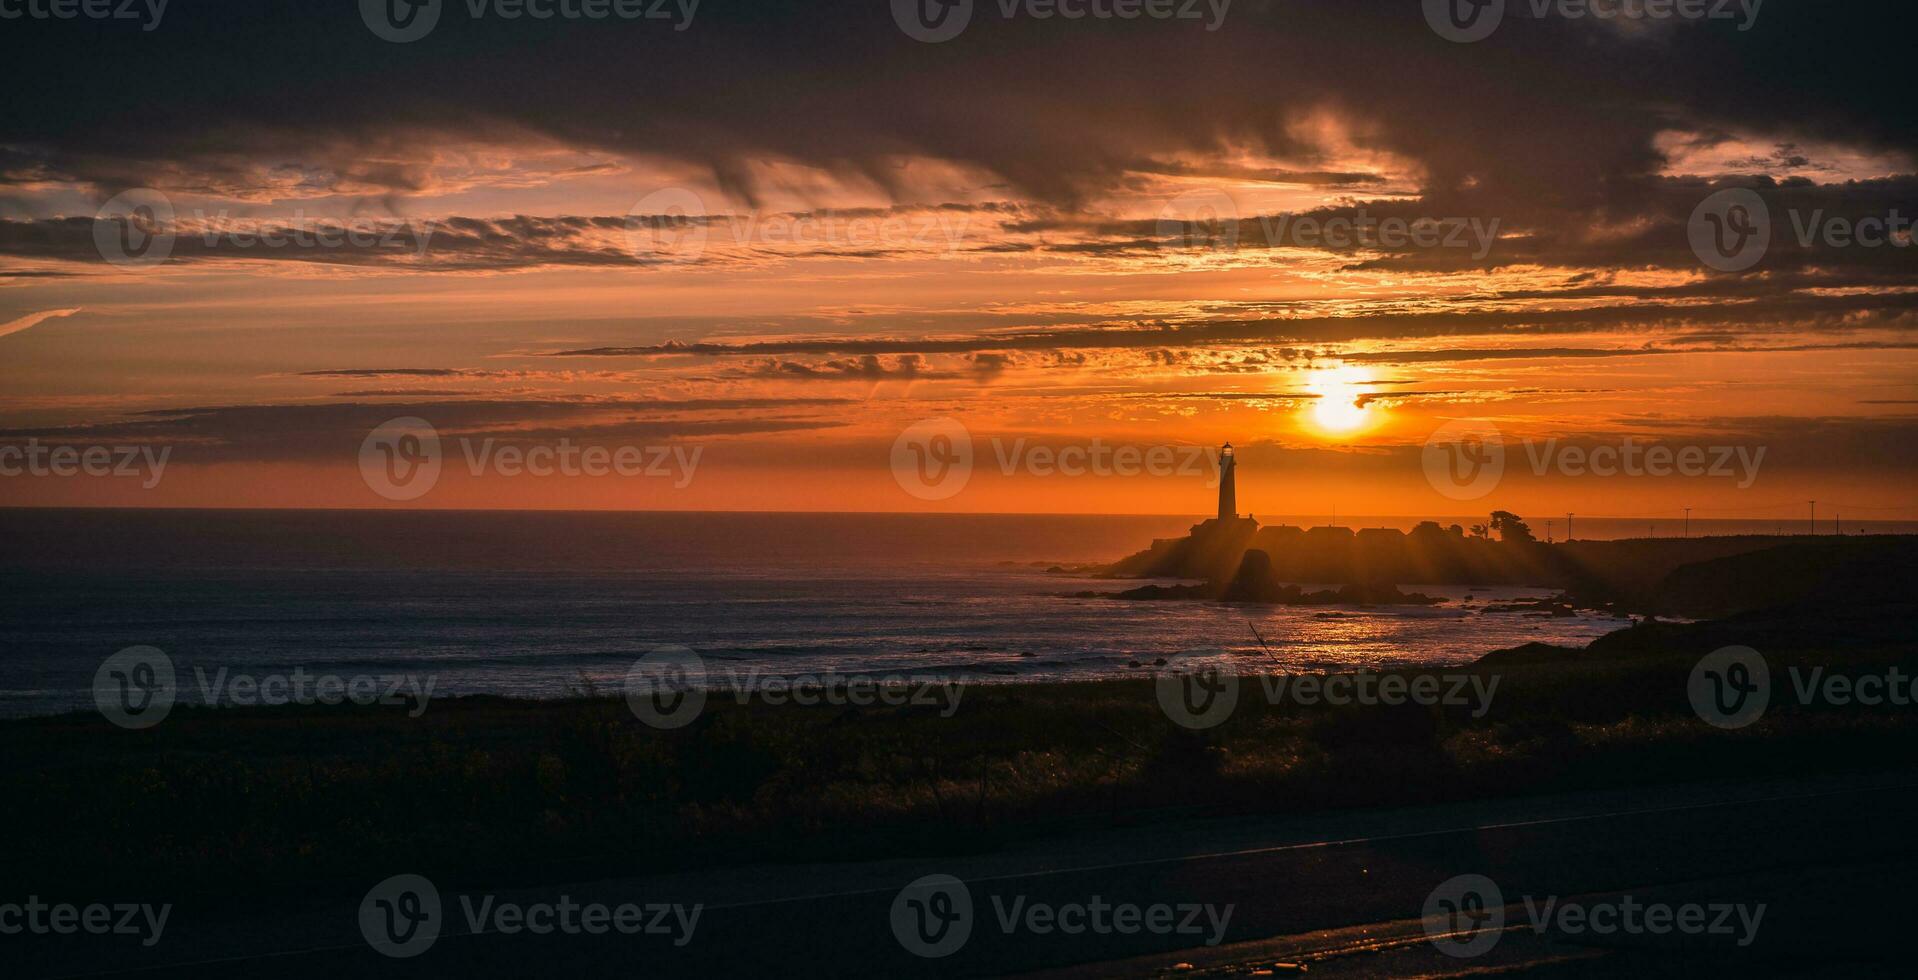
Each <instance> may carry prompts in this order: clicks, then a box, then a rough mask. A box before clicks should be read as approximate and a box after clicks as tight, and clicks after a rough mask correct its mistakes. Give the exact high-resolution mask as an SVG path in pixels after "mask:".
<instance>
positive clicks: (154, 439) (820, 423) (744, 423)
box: [0, 392, 848, 463]
mask: <svg viewBox="0 0 1918 980" xmlns="http://www.w3.org/2000/svg"><path fill="white" fill-rule="evenodd" d="M421 394H423V393H419V392H415V393H414V397H415V398H418V397H419V396H420V395H421ZM844 404H848V403H847V402H845V401H844V400H841V399H834V398H709V399H683V400H677V401H637V400H587V399H573V400H565V401H536V400H530V399H496V400H471V401H439V400H429V401H412V402H381V403H378V404H359V403H353V402H334V403H325V404H313V405H224V406H210V407H192V408H172V409H156V410H152V411H145V412H139V413H135V414H133V415H130V416H128V417H125V418H121V419H115V420H111V421H101V422H95V423H88V424H80V425H69V426H57V427H45V428H18V429H4V430H0V444H7V445H17V444H23V443H26V442H27V441H28V440H30V439H32V440H39V441H40V442H41V443H44V444H47V445H52V446H59V445H85V444H93V445H99V444H114V445H128V444H132V445H164V446H171V447H173V448H174V458H175V459H177V460H178V461H180V462H191V463H214V462H252V461H275V462H303V461H314V460H321V461H331V460H338V459H351V458H352V457H353V454H355V453H357V452H358V451H359V446H360V444H361V442H363V441H364V440H365V439H366V436H367V433H369V432H371V431H372V430H373V429H374V428H375V427H377V426H379V425H381V424H383V423H385V422H388V421H390V420H392V419H395V418H405V417H414V418H421V419H425V420H426V421H427V422H428V423H430V424H432V425H433V426H434V428H436V429H437V430H438V431H439V432H440V434H441V435H442V436H472V437H475V438H494V439H496V440H498V441H499V442H501V443H515V442H538V441H551V440H556V439H559V438H568V439H571V440H573V441H574V442H577V443H581V444H583V445H616V444H617V445H625V444H631V443H633V442H635V441H643V440H648V439H651V440H662V439H702V438H722V437H727V436H738V435H752V434H762V433H771V432H794V431H805V430H813V429H827V428H835V427H837V426H840V425H843V424H844V423H843V422H841V421H838V420H833V419H822V418H810V417H806V416H805V414H804V413H805V411H806V410H810V409H827V408H833V407H837V406H841V405H844ZM740 410H756V411H761V412H769V413H776V412H781V411H786V412H794V413H798V414H794V415H790V416H781V415H777V414H768V415H761V416H758V417H738V416H733V415H728V414H725V413H730V412H735V411H740ZM702 413H718V414H717V415H711V416H709V415H705V414H702Z"/></svg>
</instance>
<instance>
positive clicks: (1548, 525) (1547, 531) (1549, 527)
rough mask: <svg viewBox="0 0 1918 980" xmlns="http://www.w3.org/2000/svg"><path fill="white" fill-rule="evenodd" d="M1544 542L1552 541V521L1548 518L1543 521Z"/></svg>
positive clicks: (1549, 542)
mask: <svg viewBox="0 0 1918 980" xmlns="http://www.w3.org/2000/svg"><path fill="white" fill-rule="evenodd" d="M1545 543H1546V544H1551V543H1552V522H1551V521H1549V520H1548V521H1546V522H1545Z"/></svg>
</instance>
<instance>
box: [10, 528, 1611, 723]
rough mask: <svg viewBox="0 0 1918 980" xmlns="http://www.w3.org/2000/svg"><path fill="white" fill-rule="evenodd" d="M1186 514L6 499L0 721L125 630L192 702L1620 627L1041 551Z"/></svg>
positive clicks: (1457, 595) (60, 689) (1066, 665)
mask: <svg viewBox="0 0 1918 980" xmlns="http://www.w3.org/2000/svg"><path fill="white" fill-rule="evenodd" d="M1192 521H1193V519H1191V518H1179V517H1070V516H924V515H886V514H857V515H849V514H666V513H607V512H594V513H587V512H448V511H418V512H414V511H213V510H171V511H153V510H143V511H134V510H118V511H114V510H92V511H81V510H6V511H0V534H4V537H5V540H6V541H7V542H8V547H7V553H6V555H5V557H4V558H3V559H0V586H3V587H4V588H3V592H0V637H3V639H0V716H15V717H17V716H24V715H36V714H48V713H56V712H60V711H66V710H72V709H76V708H90V707H91V706H92V704H93V695H92V685H93V681H94V675H95V673H96V671H97V670H98V669H99V667H100V664H101V662H102V660H103V659H104V658H106V657H107V656H109V655H111V654H113V653H114V652H116V651H118V650H121V649H123V648H126V647H130V646H151V647H157V648H159V649H160V650H162V651H164V652H165V653H166V654H167V655H168V656H169V657H170V658H171V659H172V660H173V661H174V663H175V664H176V665H177V667H178V669H179V671H180V674H181V679H180V690H181V698H182V699H183V700H184V701H187V702H189V703H190V702H193V701H196V700H199V699H200V698H199V695H198V690H197V686H196V682H195V680H194V678H195V677H196V676H201V675H214V674H216V673H217V672H218V671H220V670H221V669H225V670H227V671H228V673H229V675H232V674H250V675H254V676H270V675H279V674H288V673H290V672H292V671H294V670H295V668H301V669H303V670H304V671H305V672H306V673H307V674H309V675H337V676H340V677H343V678H347V677H353V676H367V675H371V676H394V675H413V676H415V677H431V678H433V680H434V685H435V686H434V695H435V696H436V697H443V696H447V695H459V694H475V693H490V694H502V695H513V696H519V697H533V698H549V697H561V696H565V695H567V694H569V693H574V692H580V691H588V690H596V691H600V692H603V693H616V692H618V691H619V689H620V684H621V681H622V680H623V678H624V677H625V675H626V673H627V671H628V669H629V668H630V667H631V666H632V664H633V662H634V660H635V659H636V658H638V657H640V656H642V655H644V654H645V653H647V652H648V651H650V650H652V649H654V648H656V647H659V646H663V645H673V646H684V647H690V648H692V649H693V650H695V651H697V652H698V653H699V654H700V656H701V658H702V659H703V660H704V661H705V662H706V664H707V666H708V669H709V672H710V674H711V675H712V676H714V677H718V678H722V679H723V678H725V677H727V676H729V675H731V676H744V675H747V674H750V673H752V672H758V673H759V674H760V675H761V676H766V675H776V676H787V677H790V676H795V675H812V674H823V673H829V672H836V673H861V674H919V675H925V674H936V675H941V676H953V675H963V676H965V677H967V678H970V679H971V680H973V681H975V682H985V683H1018V682H1031V681H1048V680H1069V679H1086V678H1099V677H1113V676H1120V675H1125V674H1128V673H1137V672H1138V671H1140V670H1149V669H1150V665H1151V662H1152V661H1153V660H1154V659H1157V658H1160V657H1167V656H1171V655H1174V654H1178V653H1181V652H1186V651H1193V650H1207V651H1224V654H1223V655H1228V656H1233V657H1239V658H1245V661H1244V662H1245V663H1246V664H1247V665H1248V666H1247V667H1246V669H1294V670H1318V669H1357V668H1365V667H1387V666H1405V665H1445V664H1460V663H1466V662H1469V661H1471V660H1473V659H1475V658H1476V657H1478V656H1479V655H1481V654H1483V653H1485V652H1486V651H1488V650H1492V649H1497V648H1500V647H1509V646H1514V645H1517V644H1520V643H1525V642H1528V641H1534V640H1536V641H1544V642H1551V643H1566V644H1582V643H1585V642H1587V641H1589V640H1591V639H1593V638H1595V637H1597V636H1599V635H1602V634H1604V633H1606V632H1609V631H1611V630H1613V629H1617V628H1619V627H1621V626H1623V625H1625V622H1624V621H1623V620H1620V619H1616V618H1612V617H1605V616H1576V617H1570V618H1556V619H1553V618H1543V617H1539V616H1528V615H1522V614H1509V613H1502V614H1489V615H1479V614H1478V612H1477V610H1476V607H1477V606H1482V605H1484V604H1486V603H1487V602H1496V601H1502V600H1509V599H1514V598H1520V597H1528V596H1543V595H1546V594H1548V592H1547V590H1543V589H1530V588H1478V589H1474V590H1470V591H1472V592H1474V593H1475V595H1471V596H1468V595H1467V592H1468V590H1467V589H1466V588H1464V587H1447V586H1420V587H1419V590H1420V591H1424V592H1426V593H1428V594H1432V595H1438V596H1444V597H1446V598H1447V599H1448V601H1447V602H1446V603H1445V604H1444V605H1440V606H1435V607H1404V608H1387V607H1377V608H1369V609H1367V608H1358V607H1263V606H1242V605H1221V604H1213V603H1198V602H1129V601H1122V600H1114V599H1102V598H1073V597H1070V594H1071V593H1078V592H1088V591H1098V592H1116V591H1119V590H1122V589H1125V588H1130V587H1132V586H1133V585H1136V584H1137V583H1134V582H1117V581H1101V580H1095V579H1089V578H1083V577H1078V576H1070V575H1060V574H1048V573H1047V572H1046V568H1047V567H1049V566H1050V565H1052V564H1053V563H1072V562H1086V561H1103V560H1111V559H1114V558H1118V557H1120V556H1122V555H1124V554H1127V553H1129V552H1132V551H1135V550H1138V549H1140V548H1143V547H1145V546H1146V545H1147V544H1149V543H1150V541H1151V540H1152V539H1153V538H1155V537H1170V536H1175V535H1178V534H1182V533H1184V531H1185V529H1186V528H1187V526H1189V525H1190V524H1191V523H1192ZM1354 523H1355V524H1356V523H1357V522H1356V521H1355V522H1354ZM1359 526H1364V525H1359ZM1403 584H1404V585H1405V586H1407V587H1408V588H1410V587H1414V586H1417V583H1403ZM1254 629H1256V630H1257V631H1258V633H1259V634H1262V635H1263V637H1264V640H1265V648H1262V647H1261V645H1260V643H1259V642H1258V640H1256V639H1255V638H1254V634H1253V631H1254ZM1135 661H1137V662H1140V663H1141V664H1142V666H1139V667H1135V666H1131V665H1132V664H1133V662H1135ZM196 671H197V672H199V674H198V675H196V673H195V672H196Z"/></svg>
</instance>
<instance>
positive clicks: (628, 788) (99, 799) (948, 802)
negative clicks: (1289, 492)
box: [0, 634, 1918, 903]
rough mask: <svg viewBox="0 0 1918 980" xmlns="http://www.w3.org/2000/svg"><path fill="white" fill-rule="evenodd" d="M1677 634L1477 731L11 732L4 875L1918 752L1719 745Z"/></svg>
mask: <svg viewBox="0 0 1918 980" xmlns="http://www.w3.org/2000/svg"><path fill="white" fill-rule="evenodd" d="M1697 640H1699V641H1705V640H1710V641H1712V642H1716V638H1715V637H1709V636H1700V637H1698V638H1697ZM1667 644H1668V646H1669V647H1670V649H1668V650H1665V651H1663V652H1661V651H1658V650H1652V651H1646V650H1636V651H1634V652H1632V653H1631V654H1630V655H1628V656H1598V655H1596V654H1582V655H1576V656H1568V657H1565V658H1562V659H1559V660H1556V661H1555V662H1550V663H1531V662H1518V663H1498V664H1494V665H1489V666H1481V667H1478V668H1474V669H1475V670H1477V671H1479V672H1481V673H1482V674H1484V675H1485V678H1486V679H1488V680H1489V679H1490V677H1491V676H1492V675H1496V677H1497V680H1498V684H1499V686H1498V688H1497V693H1496V697H1495V698H1494V699H1493V700H1492V702H1491V707H1490V710H1489V711H1486V712H1485V713H1484V714H1483V715H1482V717H1473V709H1472V708H1470V707H1466V706H1459V707H1449V706H1448V707H1442V708H1425V707H1416V706H1405V707H1382V706H1372V707H1362V706H1349V707H1339V708H1331V707H1322V706H1315V707H1301V706H1299V705H1297V704H1292V703H1287V704H1280V705H1273V704H1269V703H1267V702H1266V700H1265V698H1264V696H1263V693H1262V690H1261V686H1260V685H1259V684H1258V683H1257V682H1256V681H1255V680H1254V679H1252V678H1250V677H1248V678H1246V679H1245V681H1244V686H1243V688H1242V695H1241V698H1240V701H1239V705H1238V708H1237V710H1236V711H1235V712H1234V713H1233V715H1232V716H1231V718H1230V719H1229V720H1228V721H1226V722H1225V723H1224V724H1223V725H1220V726H1219V727H1217V728H1214V729H1211V730H1209V731H1205V732H1192V731H1188V730H1186V729H1184V728H1180V727H1178V726H1176V725H1174V724H1172V723H1171V722H1170V721H1169V720H1168V719H1167V718H1166V716H1165V715H1164V714H1163V713H1162V711H1161V709H1160V708H1159V705H1158V701H1157V699H1156V697H1155V694H1154V688H1153V685H1152V683H1151V682H1150V681H1143V680H1127V681H1110V682H1097V683H1079V684H1069V685H999V686H974V687H970V688H968V689H966V690H965V693H964V697H963V700H962V702H961V705H960V707H959V710H958V711H957V712H956V713H955V714H953V716H952V717H949V718H942V717H939V714H940V709H939V708H936V707H861V708H848V707H798V706H792V705H781V706H769V705H765V704H761V703H748V704H743V705H742V704H738V703H735V702H734V701H733V700H732V699H730V698H725V697H715V698H713V699H712V701H711V703H710V704H709V706H708V708H707V709H706V711H705V713H704V714H703V715H702V716H701V717H700V719H699V720H698V721H697V722H696V723H694V724H693V725H692V726H690V727H688V728H685V729H681V730H678V731H672V732H663V731H657V730H654V729H652V728H649V727H647V726H645V725H643V724H641V723H640V722H639V721H637V720H636V719H635V718H634V716H633V715H632V714H631V713H630V712H629V711H628V710H627V708H626V705H625V703H624V701H622V700H619V699H615V698H605V697H588V696H583V697H580V698H577V699H573V700H567V701H549V702H524V701H511V700H503V699H496V698H471V699H462V700H450V701H440V702H434V703H433V704H432V705H431V707H430V710H429V711H427V712H426V714H425V715H424V716H423V717H420V718H417V719H415V718H408V717H407V716H406V711H405V709H404V708H399V707H393V708H361V707H354V706H350V705H349V706H342V707H325V708H302V707H287V708H265V709H223V708H215V709H206V708H184V707H182V708H177V709H176V710H175V712H174V714H173V715H172V716H171V717H169V718H168V719H167V721H166V722H165V723H164V724H162V725H160V726H159V727H157V728H155V729H151V730H147V731H122V730H120V729H117V728H113V727H111V726H110V725H108V724H107V723H106V722H104V721H103V720H101V719H99V718H98V717H97V716H90V715H80V714H76V715H68V716H63V717H59V718H48V719H28V720H17V721H10V722H5V723H0V792H4V794H5V799H6V800H7V801H8V805H7V807H6V817H5V822H6V825H7V826H6V829H7V837H6V839H7V840H8V841H9V842H10V845H11V846H8V847H6V848H4V849H0V875H4V877H5V879H6V880H8V881H10V882H13V883H15V885H16V888H15V890H16V891H21V892H22V893H23V894H24V893H33V894H39V895H41V896H57V895H61V894H67V893H73V894H81V895H100V894H129V895H130V894H150V893H164V894H166V895H167V896H168V897H169V899H170V900H175V901H182V902H192V901H200V900H204V901H206V902H210V903H218V902H220V901H232V902H244V901H246V900H247V899H248V897H249V896H266V895H285V894H296V893H297V894H319V893H324V892H327V891H329V890H333V889H337V890H339V891H341V892H352V891H353V890H355V889H359V890H363V889H364V888H365V886H366V882H367V881H368V880H377V879H378V878H380V877H384V876H385V875H387V874H392V873H395V872H396V871H399V870H410V871H418V872H422V873H426V874H429V875H432V876H434V877H435V878H436V880H437V879H440V878H444V879H446V880H449V881H455V882H485V883H486V884H487V885H488V886H492V887H498V886H502V885H509V884H512V883H516V882H533V881H537V880H564V879H569V878H593V877H601V876H606V875H611V874H619V873H631V872H638V871H658V870H664V869H669V868H687V867H697V866H709V865H714V864H728V863H741V862H756V861H798V860H859V859H869V858H876V857H884V856H897V855H904V854H920V853H951V852H962V851H974V850H981V849H989V848H992V847H994V846H995V845H998V844H1001V843H1003V842H1005V841H1007V840H1011V839H1022V838H1031V837H1034V836H1041V835H1048V834H1057V833H1066V832H1070V831H1072V830H1074V829H1079V828H1086V827H1092V826H1101V825H1109V824H1113V823H1120V822H1131V823H1137V822H1150V821H1156V820H1163V819H1167V818H1169V817H1174V816H1186V815H1192V814H1204V813H1297V812H1307V811H1324V810H1336V809H1340V808H1351V807H1366V806H1378V805H1398V804H1415V803H1424V802H1434V801H1444V800H1459V799H1467V798H1481V797H1495V796H1504V795H1518V794H1531V793H1541V792H1548V791H1561V790H1572V789H1580V788H1601V787H1611V786H1623V785H1643V784H1646V783H1649V782H1659V781H1688V780H1703V779H1716V778H1728V777H1738V776H1752V775H1770V774H1780V773H1789V772H1814V771H1828V770H1832V769H1839V768H1874V767H1885V766H1893V765H1898V766H1902V765H1906V764H1908V763H1909V761H1910V760H1911V759H1912V758H1913V757H1914V750H1918V710H1914V709H1913V708H1912V707H1910V706H1902V707H1901V706H1890V705H1887V706H1882V707H1875V708H1868V707H1862V706H1846V707H1835V706H1815V707H1804V706H1799V705H1796V704H1791V703H1780V702H1781V701H1789V700H1790V699H1789V698H1780V697H1774V707H1773V708H1772V710H1771V711H1770V712H1768V713H1767V715H1766V716H1765V717H1764V718H1763V719H1762V720H1760V721H1759V722H1758V723H1757V724H1754V725H1752V726H1751V727H1749V728H1746V729H1742V730H1738V731H1721V730H1719V729H1715V728H1712V727H1710V726H1708V725H1707V724H1705V723H1704V722H1703V721H1701V720H1700V719H1699V718H1698V717H1697V716H1696V715H1695V714H1694V713H1693V711H1692V709H1691V707H1690V704H1689V702H1688V701H1687V698H1686V693H1685V684H1686V678H1687V676H1688V675H1689V673H1690V670H1691V667H1692V664H1693V663H1694V662H1695V660H1696V657H1697V654H1698V653H1699V652H1702V651H1698V650H1695V649H1691V647H1694V646H1695V645H1696V644H1695V643H1693V642H1688V641H1687V640H1686V638H1685V637H1684V636H1683V635H1682V634H1679V635H1673V636H1668V637H1667ZM1765 652H1766V654H1767V656H1768V658H1769V659H1770V661H1771V664H1772V669H1773V671H1774V676H1775V678H1776V679H1775V682H1774V684H1775V687H1779V688H1782V687H1784V685H1785V681H1784V680H1783V675H1784V672H1785V670H1786V668H1787V666H1788V665H1790V664H1794V663H1797V664H1811V663H1819V664H1826V665H1831V666H1832V669H1835V670H1837V671H1839V672H1841V673H1847V674H1860V673H1883V671H1884V669H1885V668H1886V667H1887V666H1888V665H1890V664H1893V663H1898V664H1902V665H1903V669H1905V670H1906V671H1907V672H1908V673H1918V649H1913V648H1911V647H1909V646H1899V647H1893V648H1883V647H1880V648H1876V649H1873V650H1867V651H1859V650H1851V651H1849V652H1845V653H1842V654H1832V653H1830V652H1820V651H1813V650H1809V649H1805V650H1796V651H1790V650H1767V651H1765ZM1259 667H1260V664H1259V663H1258V662H1256V661H1247V662H1246V664H1245V667H1244V670H1245V671H1247V672H1251V671H1255V670H1258V669H1259ZM190 896H197V898H192V897H190Z"/></svg>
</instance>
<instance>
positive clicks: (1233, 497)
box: [1219, 442, 1239, 521]
mask: <svg viewBox="0 0 1918 980" xmlns="http://www.w3.org/2000/svg"><path fill="white" fill-rule="evenodd" d="M1236 465H1237V464H1236V463H1234V462H1233V460H1232V444H1231V443H1229V442H1228V443H1226V444H1225V445H1224V446H1223V447H1221V448H1220V449H1219V520H1221V521H1230V520H1233V519H1234V518H1237V517H1238V516H1239V491H1238V487H1237V484H1236V481H1234V480H1233V478H1232V470H1233V468H1234V467H1235V466H1236Z"/></svg>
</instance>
